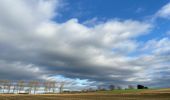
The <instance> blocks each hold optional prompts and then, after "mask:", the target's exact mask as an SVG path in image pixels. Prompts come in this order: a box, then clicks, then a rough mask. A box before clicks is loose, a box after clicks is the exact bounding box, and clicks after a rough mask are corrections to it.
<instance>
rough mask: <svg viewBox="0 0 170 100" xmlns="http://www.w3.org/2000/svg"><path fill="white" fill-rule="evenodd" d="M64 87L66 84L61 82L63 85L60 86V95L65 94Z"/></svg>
mask: <svg viewBox="0 0 170 100" xmlns="http://www.w3.org/2000/svg"><path fill="white" fill-rule="evenodd" d="M64 85H65V82H61V83H60V86H59V91H60V93H62V92H63V88H64Z"/></svg>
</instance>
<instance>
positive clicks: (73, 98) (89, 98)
mask: <svg viewBox="0 0 170 100" xmlns="http://www.w3.org/2000/svg"><path fill="white" fill-rule="evenodd" d="M0 100H170V89H160V90H115V91H109V92H106V91H101V92H97V93H79V94H51V95H50V94H48V95H47V94H46V95H45V94H44V95H14V94H1V95H0Z"/></svg>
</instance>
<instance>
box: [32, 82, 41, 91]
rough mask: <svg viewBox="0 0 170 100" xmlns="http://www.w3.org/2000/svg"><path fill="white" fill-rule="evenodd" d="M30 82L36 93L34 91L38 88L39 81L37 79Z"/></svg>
mask: <svg viewBox="0 0 170 100" xmlns="http://www.w3.org/2000/svg"><path fill="white" fill-rule="evenodd" d="M32 84H33V90H34V94H36V91H37V90H38V88H39V85H40V83H39V81H36V80H35V81H32Z"/></svg>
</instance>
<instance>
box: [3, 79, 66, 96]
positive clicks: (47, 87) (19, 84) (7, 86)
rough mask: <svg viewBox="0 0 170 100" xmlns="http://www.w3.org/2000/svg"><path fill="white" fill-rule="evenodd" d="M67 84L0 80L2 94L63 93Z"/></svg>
mask: <svg viewBox="0 0 170 100" xmlns="http://www.w3.org/2000/svg"><path fill="white" fill-rule="evenodd" d="M64 85H65V82H64V81H63V82H56V81H38V80H31V81H24V80H18V81H11V80H0V91H1V92H0V93H17V94H21V93H27V94H36V93H37V91H40V90H41V92H42V93H57V91H56V90H58V91H59V93H62V92H63V88H64Z"/></svg>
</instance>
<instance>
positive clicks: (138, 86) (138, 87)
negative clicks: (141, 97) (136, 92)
mask: <svg viewBox="0 0 170 100" xmlns="http://www.w3.org/2000/svg"><path fill="white" fill-rule="evenodd" d="M144 88H145V86H143V85H137V89H144Z"/></svg>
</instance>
